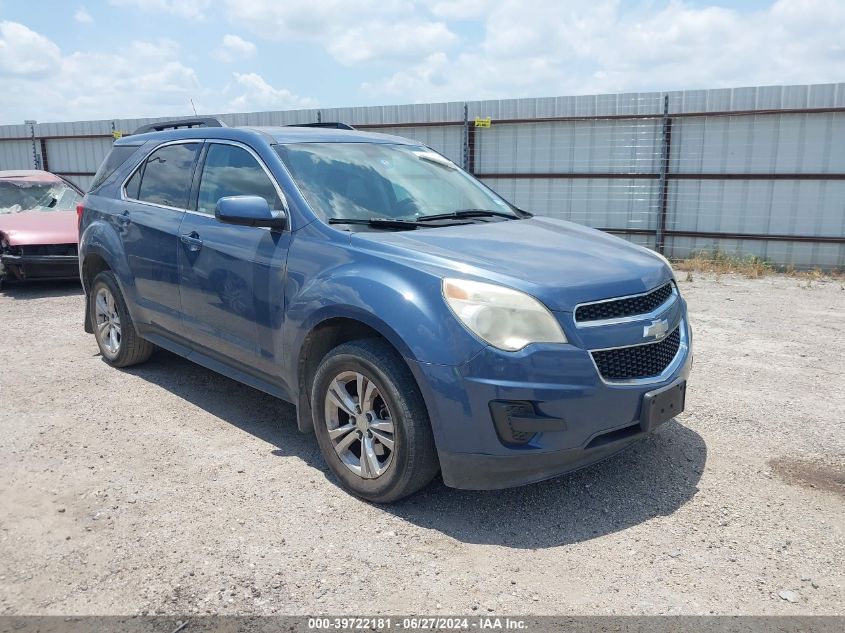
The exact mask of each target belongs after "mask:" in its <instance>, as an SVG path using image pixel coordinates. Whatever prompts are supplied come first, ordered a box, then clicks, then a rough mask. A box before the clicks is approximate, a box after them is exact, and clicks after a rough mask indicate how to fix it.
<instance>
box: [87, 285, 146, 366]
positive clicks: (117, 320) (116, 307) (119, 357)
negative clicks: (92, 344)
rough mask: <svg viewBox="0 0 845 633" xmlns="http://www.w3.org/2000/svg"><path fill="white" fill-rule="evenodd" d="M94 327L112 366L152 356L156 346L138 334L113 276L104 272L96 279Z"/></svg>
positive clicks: (100, 344) (91, 312)
mask: <svg viewBox="0 0 845 633" xmlns="http://www.w3.org/2000/svg"><path fill="white" fill-rule="evenodd" d="M88 300H89V301H90V302H91V305H90V314H91V321H92V323H91V325H92V326H93V328H94V338H95V339H96V340H97V347H99V348H100V353H101V354H102V355H103V359H104V360H105V361H106V362H107V363H108V364H109V365H111V366H112V367H129V366H130V365H137V364H138V363H143V362H144V361H145V360H147V359H148V358H149V357H150V354H152V353H153V344H152V343H150V342H149V341H146V340H144V339H142V338H141V337H140V336H138V332H136V331H135V324H134V323H133V322H132V317H130V316H129V310H127V308H126V302H125V301H124V299H123V294H121V292H120V288H119V287H118V285H117V280H116V279H115V277H114V273H112V272H111V271H103V272H101V273H100V274H99V275H97V276H96V277H95V278H94V282H93V283H92V284H91V293H90V295H89V296H88Z"/></svg>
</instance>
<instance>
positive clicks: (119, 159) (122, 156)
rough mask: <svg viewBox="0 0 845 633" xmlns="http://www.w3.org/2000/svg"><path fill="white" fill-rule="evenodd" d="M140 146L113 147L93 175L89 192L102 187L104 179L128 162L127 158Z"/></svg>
mask: <svg viewBox="0 0 845 633" xmlns="http://www.w3.org/2000/svg"><path fill="white" fill-rule="evenodd" d="M139 147H141V146H140V145H115V146H114V147H112V148H111V151H110V152H109V153H108V156H106V159H105V160H104V161H103V162H102V163H100V168H99V169H98V170H97V173H96V174H94V180H93V182H92V183H91V187H90V188H89V191H94V189H96V188H97V187H99V186H100V185H102V184H103V183H104V182H105V181H106V178H108V177H109V176H111V175H112V174H113V173H114V172H115V170H116V169H117V168H118V167H120V166H121V165H122V164H123V163H125V162H126V161H127V160H129V157H130V156H132V154H134V153H135V152H136V151H137V150H138V148H139Z"/></svg>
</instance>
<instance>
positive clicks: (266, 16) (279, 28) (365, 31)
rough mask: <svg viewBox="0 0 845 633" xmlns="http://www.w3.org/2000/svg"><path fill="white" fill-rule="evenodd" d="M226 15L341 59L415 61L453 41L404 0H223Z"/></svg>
mask: <svg viewBox="0 0 845 633" xmlns="http://www.w3.org/2000/svg"><path fill="white" fill-rule="evenodd" d="M226 5H227V7H228V14H229V17H230V19H231V20H232V21H234V22H237V23H238V24H243V25H244V26H246V27H247V28H249V29H250V30H251V31H252V32H253V33H256V34H258V35H259V36H261V37H264V38H266V39H269V40H275V41H309V42H315V43H317V44H319V45H321V46H323V47H324V48H325V49H326V50H327V51H328V52H329V53H330V54H331V55H332V56H333V57H334V58H335V59H336V60H337V61H339V62H340V63H341V64H346V65H350V64H354V63H358V62H385V63H391V62H396V61H406V62H407V61H409V60H410V61H417V60H419V59H422V58H424V57H425V56H426V55H428V54H430V53H431V52H432V51H437V50H445V49H448V48H451V47H453V46H454V45H456V44H457V43H458V37H457V35H455V34H454V33H453V32H452V31H450V30H449V28H448V26H446V24H444V23H443V22H439V21H434V20H431V19H429V18H428V17H426V16H425V15H424V14H423V13H422V12H421V11H420V8H419V7H418V6H417V5H416V4H415V3H413V2H410V1H409V0H354V1H351V0H321V1H320V2H314V1H313V0H287V1H285V2H277V1H276V0H246V1H245V0H226Z"/></svg>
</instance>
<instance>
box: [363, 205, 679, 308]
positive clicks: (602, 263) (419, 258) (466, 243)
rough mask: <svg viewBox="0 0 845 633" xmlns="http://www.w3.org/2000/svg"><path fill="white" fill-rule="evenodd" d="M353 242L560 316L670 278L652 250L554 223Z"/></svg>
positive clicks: (372, 236) (381, 235) (534, 221)
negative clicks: (503, 288)
mask: <svg viewBox="0 0 845 633" xmlns="http://www.w3.org/2000/svg"><path fill="white" fill-rule="evenodd" d="M352 240H353V243H355V242H357V241H358V240H361V241H362V242H359V243H360V244H363V243H372V242H377V243H378V244H379V250H381V251H382V252H384V251H392V254H393V255H394V256H400V257H402V256H404V257H405V258H408V259H411V260H412V261H413V262H414V264H415V265H418V266H427V267H434V268H436V269H437V272H438V274H440V275H441V276H444V277H446V276H450V275H454V276H456V277H475V278H480V279H487V280H490V281H493V282H497V283H501V284H504V285H508V286H510V287H513V288H517V289H519V290H523V291H524V292H528V293H529V294H532V295H534V296H535V297H537V298H538V299H540V300H541V301H542V302H543V303H545V304H546V306H548V307H549V308H550V309H552V310H559V311H572V310H573V309H574V308H575V306H576V305H578V304H579V303H583V302H585V301H597V300H600V299H608V298H611V297H619V296H624V295H630V294H637V293H641V292H646V291H648V290H651V289H652V288H654V287H656V286H658V285H660V284H661V283H664V282H666V281H668V280H669V279H671V277H672V272H671V270H670V269H669V267H668V266H667V265H666V264H665V262H664V261H663V260H662V259H660V257H658V256H657V255H656V254H654V253H652V252H651V251H648V250H647V249H644V248H642V247H640V246H636V245H634V244H631V243H630V242H627V241H625V240H623V239H621V238H618V237H614V236H612V235H609V234H608V233H604V232H602V231H597V230H595V229H591V228H588V227H585V226H582V225H579V224H574V223H572V222H566V221H564V220H557V219H553V218H541V217H534V218H530V219H526V220H519V221H507V222H490V223H477V224H468V225H459V226H447V227H439V228H431V229H419V230H416V231H402V232H387V231H379V232H370V231H367V232H358V233H354V234H353V238H352ZM403 251H404V252H403ZM385 254H386V255H388V253H387V252H385Z"/></svg>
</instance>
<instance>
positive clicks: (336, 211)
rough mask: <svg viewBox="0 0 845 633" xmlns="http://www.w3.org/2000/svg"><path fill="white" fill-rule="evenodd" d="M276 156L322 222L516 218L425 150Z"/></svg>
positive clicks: (332, 146) (328, 149)
mask: <svg viewBox="0 0 845 633" xmlns="http://www.w3.org/2000/svg"><path fill="white" fill-rule="evenodd" d="M276 151H277V152H278V153H279V156H281V158H282V160H283V161H284V163H285V165H286V166H287V168H288V170H289V171H290V173H291V175H292V176H293V179H294V180H295V181H296V184H297V185H298V186H299V188H300V191H302V194H303V195H304V196H305V199H306V200H307V201H308V204H310V205H311V208H312V209H314V211H315V212H316V213H318V214H320V215H321V216H322V217H323V219H330V218H344V219H360V220H369V219H372V218H387V219H401V220H411V221H413V220H416V219H417V218H419V217H423V216H428V215H437V214H441V213H454V212H455V211H462V210H467V209H472V210H483V211H491V212H493V213H496V214H502V215H510V216H513V217H518V216H517V215H516V214H515V213H514V212H513V210H512V208H511V206H510V205H509V204H508V203H507V202H505V200H503V199H502V198H500V197H499V196H497V195H496V194H495V193H493V192H492V191H490V190H489V189H487V188H486V187H484V186H483V185H481V184H480V183H479V182H478V181H476V180H475V179H474V178H472V177H471V176H469V175H468V174H467V173H465V172H464V171H462V170H461V169H459V168H458V167H457V166H456V165H455V164H454V163H452V162H451V161H449V160H448V159H446V158H444V157H443V156H441V155H440V154H437V153H436V152H433V151H432V150H430V149H428V148H426V147H420V146H414V145H392V144H376V143H295V144H288V145H277V146H276Z"/></svg>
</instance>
